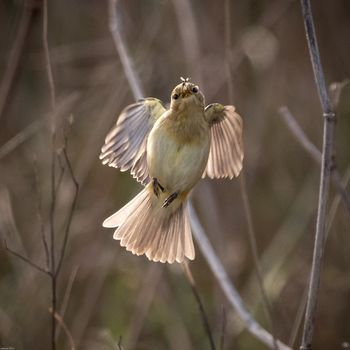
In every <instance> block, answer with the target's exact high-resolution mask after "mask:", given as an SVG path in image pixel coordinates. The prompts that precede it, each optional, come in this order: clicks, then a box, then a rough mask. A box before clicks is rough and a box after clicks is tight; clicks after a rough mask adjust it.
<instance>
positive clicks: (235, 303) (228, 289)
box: [189, 205, 291, 350]
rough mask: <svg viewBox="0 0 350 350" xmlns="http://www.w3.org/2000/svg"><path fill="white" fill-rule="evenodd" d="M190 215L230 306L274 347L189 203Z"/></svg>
mask: <svg viewBox="0 0 350 350" xmlns="http://www.w3.org/2000/svg"><path fill="white" fill-rule="evenodd" d="M189 209H190V216H191V225H192V231H193V235H194V237H195V238H196V241H197V243H198V246H199V248H200V250H201V252H202V254H203V256H204V258H205V260H206V261H207V263H208V265H209V267H210V269H211V270H212V272H213V274H214V276H215V278H216V279H217V281H218V283H219V285H220V287H221V289H222V290H223V292H224V294H225V295H226V297H227V299H228V301H229V302H230V304H231V306H232V307H233V308H234V310H235V311H236V312H237V314H238V316H239V318H240V319H241V320H242V321H243V322H244V324H245V326H246V328H247V330H248V331H249V332H250V333H251V334H252V335H254V336H255V337H256V338H257V339H259V340H260V341H261V342H263V343H264V344H266V345H267V346H268V347H269V348H271V349H273V348H274V340H273V337H272V335H271V334H270V333H269V332H268V331H267V330H266V329H264V328H263V327H261V326H260V324H259V323H257V322H256V320H255V319H254V318H253V316H252V315H251V314H250V313H249V311H248V310H247V308H246V306H245V305H244V302H243V300H242V298H241V297H240V295H239V293H238V291H237V289H236V288H235V287H234V285H233V284H232V282H231V281H230V279H229V277H228V275H227V273H226V271H225V268H224V267H223V265H222V264H221V262H220V260H219V258H218V257H217V255H216V254H215V252H214V250H213V248H212V246H211V244H210V242H209V240H208V238H207V236H206V235H205V232H204V229H203V227H202V225H201V224H200V222H199V220H198V217H197V215H196V213H195V211H194V209H193V207H192V205H189ZM276 341H277V346H278V349H280V350H291V348H290V347H288V346H287V345H286V344H284V343H282V342H281V341H279V340H276Z"/></svg>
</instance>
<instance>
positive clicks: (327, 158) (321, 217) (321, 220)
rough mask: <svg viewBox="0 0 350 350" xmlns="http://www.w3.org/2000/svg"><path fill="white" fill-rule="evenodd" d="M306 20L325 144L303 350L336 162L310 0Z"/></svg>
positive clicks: (304, 0) (305, 2) (305, 3)
mask: <svg viewBox="0 0 350 350" xmlns="http://www.w3.org/2000/svg"><path fill="white" fill-rule="evenodd" d="M301 7H302V12H303V20H304V26H305V32H306V39H307V43H308V48H309V54H310V59H311V63H312V68H313V72H314V78H315V82H316V87H317V92H318V95H319V99H320V103H321V106H322V111H323V117H324V129H323V145H322V163H321V175H320V188H319V199H318V210H317V220H316V233H315V244H314V252H313V259H312V268H311V275H310V284H309V293H308V299H307V304H306V313H305V323H304V330H303V337H302V343H301V346H300V349H301V350H308V349H311V348H312V345H311V344H312V338H313V334H314V325H315V318H316V308H317V300H318V294H319V287H320V277H321V268H322V262H323V254H324V247H325V226H326V208H327V199H328V192H329V182H330V177H331V170H332V165H333V159H332V158H333V147H334V145H333V144H334V128H335V121H336V117H335V113H334V111H333V109H332V105H331V102H330V99H329V96H328V91H327V87H326V81H325V78H324V74H323V68H322V64H321V58H320V53H319V50H318V44H317V39H316V33H315V27H314V22H313V17H312V12H311V5H310V1H309V0H301Z"/></svg>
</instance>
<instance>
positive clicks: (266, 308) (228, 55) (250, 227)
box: [225, 0, 277, 349]
mask: <svg viewBox="0 0 350 350" xmlns="http://www.w3.org/2000/svg"><path fill="white" fill-rule="evenodd" d="M225 36H226V42H225V50H226V71H227V77H228V79H227V88H228V94H229V95H228V99H229V101H230V103H231V104H233V91H234V90H233V79H232V69H231V50H230V49H231V16H230V1H229V0H226V1H225ZM240 180H241V184H240V185H241V186H240V189H241V196H242V201H243V207H244V214H245V219H246V223H247V227H248V237H249V246H250V249H251V252H252V256H253V263H254V270H255V273H256V276H257V279H258V285H259V288H260V292H261V297H262V299H261V300H262V305H263V308H264V311H265V314H266V317H267V320H268V322H269V324H270V327H271V329H272V336H273V341H274V348H275V349H277V343H276V339H275V329H274V328H275V327H274V324H273V320H272V316H271V314H272V312H271V305H270V303H269V300H268V298H267V295H266V291H265V287H264V282H263V277H262V273H261V266H260V261H259V255H258V248H257V244H256V234H255V229H254V224H253V219H252V213H251V209H250V204H249V199H248V194H247V188H246V183H245V177H244V173H243V172H242V173H241V176H240Z"/></svg>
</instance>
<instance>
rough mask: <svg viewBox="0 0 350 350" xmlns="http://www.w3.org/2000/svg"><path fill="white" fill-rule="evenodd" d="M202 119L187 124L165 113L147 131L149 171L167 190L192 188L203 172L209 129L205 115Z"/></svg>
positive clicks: (207, 151)
mask: <svg viewBox="0 0 350 350" xmlns="http://www.w3.org/2000/svg"><path fill="white" fill-rule="evenodd" d="M191 122H193V120H192V121H191ZM201 123H202V122H201V121H200V122H199V123H187V125H186V122H183V121H179V120H174V119H171V118H169V117H167V118H164V119H161V120H159V121H158V122H157V123H156V124H155V126H154V127H153V129H152V131H151V133H150V135H149V138H148V142H147V165H148V171H149V174H150V176H151V177H155V178H157V179H158V181H159V183H160V184H161V185H162V186H163V187H165V188H166V190H167V191H169V192H175V191H180V192H182V191H189V190H191V188H192V187H193V186H194V185H195V184H196V183H197V182H198V181H199V179H200V178H201V176H202V174H203V172H204V169H205V166H206V164H207V160H208V156H209V148H210V131H209V128H208V127H207V126H206V125H205V124H204V118H203V123H202V124H201Z"/></svg>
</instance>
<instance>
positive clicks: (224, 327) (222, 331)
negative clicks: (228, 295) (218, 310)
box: [219, 306, 227, 350]
mask: <svg viewBox="0 0 350 350" xmlns="http://www.w3.org/2000/svg"><path fill="white" fill-rule="evenodd" d="M226 323H227V320H226V311H225V308H224V306H223V307H222V324H221V334H220V346H219V349H220V350H224V345H225V333H226Z"/></svg>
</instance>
